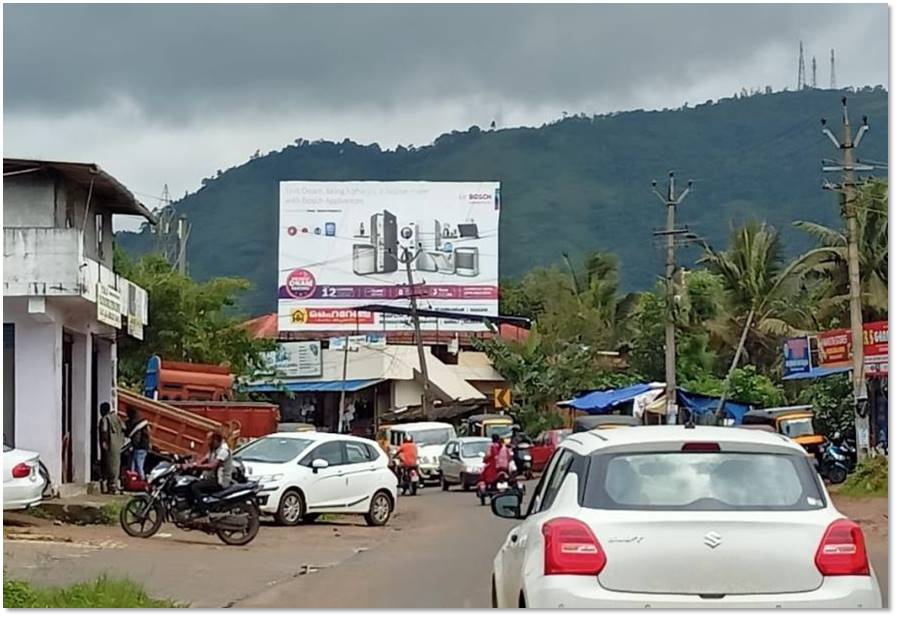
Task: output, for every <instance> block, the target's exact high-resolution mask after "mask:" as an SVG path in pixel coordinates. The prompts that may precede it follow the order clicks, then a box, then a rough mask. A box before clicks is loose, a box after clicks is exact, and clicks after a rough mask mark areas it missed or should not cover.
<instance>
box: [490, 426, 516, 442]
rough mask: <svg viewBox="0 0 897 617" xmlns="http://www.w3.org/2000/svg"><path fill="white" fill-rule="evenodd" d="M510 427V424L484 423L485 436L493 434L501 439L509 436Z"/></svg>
mask: <svg viewBox="0 0 897 617" xmlns="http://www.w3.org/2000/svg"><path fill="white" fill-rule="evenodd" d="M512 430H513V429H512V427H511V425H510V424H487V425H486V437H490V438H491V437H492V436H493V435H498V436H499V437H501V438H502V439H504V438H505V437H510V436H511V432H512Z"/></svg>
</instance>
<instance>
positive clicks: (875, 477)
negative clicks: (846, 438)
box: [837, 456, 888, 497]
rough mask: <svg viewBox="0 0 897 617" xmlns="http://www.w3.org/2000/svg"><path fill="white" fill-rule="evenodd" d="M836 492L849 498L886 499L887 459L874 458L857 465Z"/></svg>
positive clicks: (884, 457) (882, 457)
mask: <svg viewBox="0 0 897 617" xmlns="http://www.w3.org/2000/svg"><path fill="white" fill-rule="evenodd" d="M837 492H838V493H839V494H841V495H847V496H849V497H887V496H888V457H886V456H874V457H872V458H868V459H866V460H865V461H863V462H861V463H860V464H858V465H857V468H856V470H855V471H854V472H853V473H852V474H850V475H849V476H848V477H847V481H846V482H845V483H844V484H843V485H842V486H840V487H839V490H838V491H837Z"/></svg>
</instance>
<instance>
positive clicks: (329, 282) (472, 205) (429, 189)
mask: <svg viewBox="0 0 897 617" xmlns="http://www.w3.org/2000/svg"><path fill="white" fill-rule="evenodd" d="M500 207H501V197H500V188H499V184H498V183H497V182H304V181H301V182H300V181H286V182H281V183H280V223H279V231H278V238H279V249H278V302H277V307H278V308H277V317H278V328H279V330H280V331H281V332H284V331H334V330H343V331H354V330H356V329H358V330H359V331H398V330H410V329H411V327H412V326H411V323H410V319H409V317H407V316H405V315H385V314H381V313H371V312H367V311H358V310H355V309H356V308H357V307H360V306H364V305H368V304H380V305H392V306H399V307H408V306H409V296H410V294H411V293H414V294H415V296H416V298H417V301H418V306H419V307H420V308H425V309H432V310H437V311H448V312H453V313H465V314H469V315H497V314H498V217H499V212H500ZM409 273H410V276H411V279H412V280H413V282H414V285H413V287H412V285H410V284H409ZM421 328H422V329H424V330H436V329H439V330H444V331H482V330H485V329H486V326H485V325H484V324H482V323H480V322H476V321H466V320H456V319H450V320H449V319H438V320H437V319H434V318H421Z"/></svg>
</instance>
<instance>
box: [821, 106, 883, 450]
mask: <svg viewBox="0 0 897 617" xmlns="http://www.w3.org/2000/svg"><path fill="white" fill-rule="evenodd" d="M841 116H842V124H843V132H842V138H841V140H840V141H839V140H838V138H837V137H835V135H834V133H832V132H831V131H830V130H829V129H828V127H827V126H826V125H825V119H824V118H823V119H822V132H823V134H824V135H825V136H826V137H828V138H829V139H830V140H831V142H832V143H833V144H834V145H835V147H836V148H838V149H839V150H840V151H841V163H840V164H835V165H826V164H825V163H826V161H823V166H822V171H824V172H841V174H842V175H841V184H838V185H836V184H832V183H830V182H826V183H825V184H824V185H823V187H824V188H825V189H828V190H835V191H838V192H839V193H840V201H841V216H843V217H844V219H845V222H846V227H847V274H848V279H849V281H850V337H851V347H852V353H853V370H852V373H851V377H852V379H853V401H854V406H855V411H856V415H855V418H854V420H855V428H856V439H857V456H858V458H860V459H863V458H866V457H867V456H869V454H870V452H871V444H870V439H869V414H868V413H867V409H866V402H867V400H868V394H867V392H866V379H865V375H864V374H863V307H862V303H861V300H860V259H859V251H858V247H857V213H856V186H857V184H856V180H855V178H854V172H855V171H872V170H873V169H874V167H873V166H871V165H863V164H860V165H858V164H856V163H855V161H854V154H853V151H854V149H855V148H857V147H858V146H859V145H860V142H861V141H862V139H863V135H865V134H866V131H867V130H869V123H868V121H867V119H866V116H863V125H862V126H861V127H860V129H859V130H858V131H857V133H856V136H853V134H852V131H851V129H850V118H849V117H848V115H847V97H842V98H841Z"/></svg>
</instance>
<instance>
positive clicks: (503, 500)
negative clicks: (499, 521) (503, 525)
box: [492, 491, 523, 519]
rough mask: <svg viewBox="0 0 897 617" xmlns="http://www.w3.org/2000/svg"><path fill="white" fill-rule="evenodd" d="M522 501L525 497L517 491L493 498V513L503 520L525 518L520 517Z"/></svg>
mask: <svg viewBox="0 0 897 617" xmlns="http://www.w3.org/2000/svg"><path fill="white" fill-rule="evenodd" d="M522 501H523V496H522V495H521V494H520V493H518V492H516V491H510V492H507V493H502V494H501V495H496V496H495V497H493V498H492V513H493V514H494V515H495V516H500V517H501V518H514V519H520V518H523V517H522V516H521V515H520V504H521V503H522Z"/></svg>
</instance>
